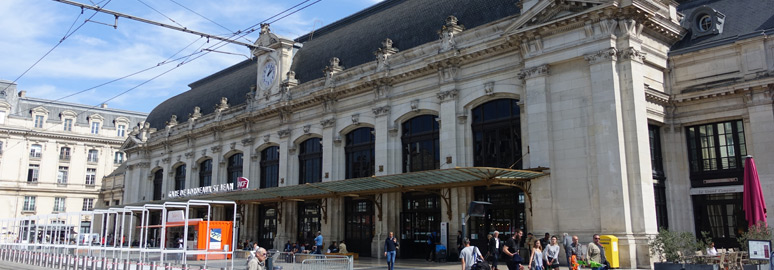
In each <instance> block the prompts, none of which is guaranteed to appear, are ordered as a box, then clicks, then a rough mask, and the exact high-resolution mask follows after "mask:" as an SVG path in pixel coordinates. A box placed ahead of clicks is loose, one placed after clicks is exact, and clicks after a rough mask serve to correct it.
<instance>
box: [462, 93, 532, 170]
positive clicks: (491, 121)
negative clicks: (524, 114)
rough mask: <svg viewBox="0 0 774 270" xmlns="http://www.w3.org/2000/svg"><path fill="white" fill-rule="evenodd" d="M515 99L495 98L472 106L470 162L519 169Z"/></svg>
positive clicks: (477, 164)
mask: <svg viewBox="0 0 774 270" xmlns="http://www.w3.org/2000/svg"><path fill="white" fill-rule="evenodd" d="M518 102H519V100H517V99H498V100H493V101H489V102H487V103H484V104H481V105H480V106H478V107H476V108H473V124H472V125H473V126H472V128H473V153H474V158H473V166H487V167H497V168H514V169H521V164H522V161H521V157H522V156H521V122H520V119H519V113H520V112H519V104H518Z"/></svg>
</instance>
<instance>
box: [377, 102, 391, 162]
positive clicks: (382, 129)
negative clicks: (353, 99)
mask: <svg viewBox="0 0 774 270" xmlns="http://www.w3.org/2000/svg"><path fill="white" fill-rule="evenodd" d="M390 109H391V107H390V105H385V106H381V107H376V108H374V109H373V112H374V116H376V119H375V123H374V133H375V134H374V175H387V174H388V172H390V171H392V168H393V167H395V164H393V162H390V158H389V157H390V154H391V152H390V151H389V129H390V122H389V119H390Z"/></svg>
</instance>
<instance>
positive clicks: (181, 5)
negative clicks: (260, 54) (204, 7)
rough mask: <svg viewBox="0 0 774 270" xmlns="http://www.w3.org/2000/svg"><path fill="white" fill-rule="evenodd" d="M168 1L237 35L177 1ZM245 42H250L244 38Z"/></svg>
mask: <svg viewBox="0 0 774 270" xmlns="http://www.w3.org/2000/svg"><path fill="white" fill-rule="evenodd" d="M169 1H171V2H172V3H175V4H177V5H178V6H180V7H182V8H184V9H186V10H188V11H190V12H191V13H193V14H196V15H198V16H199V17H202V18H203V19H205V20H207V21H209V22H211V23H213V24H215V25H217V26H220V28H223V29H224V30H226V31H228V32H229V33H230V34H234V33H237V32H234V31H233V30H231V29H228V28H227V27H225V26H223V25H222V24H219V23H218V22H216V21H213V20H211V19H210V18H207V17H205V16H204V15H202V14H199V13H198V12H196V11H194V10H193V9H190V8H188V7H186V6H184V5H183V4H180V3H178V2H177V1H175V0H169ZM245 40H247V41H249V42H252V41H251V40H249V39H246V38H245Z"/></svg>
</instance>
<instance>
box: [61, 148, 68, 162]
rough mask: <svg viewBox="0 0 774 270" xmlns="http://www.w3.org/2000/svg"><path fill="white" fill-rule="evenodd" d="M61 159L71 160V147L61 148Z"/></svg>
mask: <svg viewBox="0 0 774 270" xmlns="http://www.w3.org/2000/svg"><path fill="white" fill-rule="evenodd" d="M59 160H63V161H67V160H70V147H62V148H59Z"/></svg>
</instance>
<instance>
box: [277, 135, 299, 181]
mask: <svg viewBox="0 0 774 270" xmlns="http://www.w3.org/2000/svg"><path fill="white" fill-rule="evenodd" d="M277 135H278V136H279V183H278V186H280V187H282V186H289V185H290V183H291V181H290V179H289V178H288V177H289V176H290V175H291V174H290V173H289V172H288V170H289V169H290V168H291V166H290V164H289V163H290V156H291V153H290V152H291V151H292V152H293V153H295V149H296V147H295V145H293V143H292V142H290V141H289V140H290V130H289V129H283V130H280V131H278V132H277ZM291 148H292V150H291Z"/></svg>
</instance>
